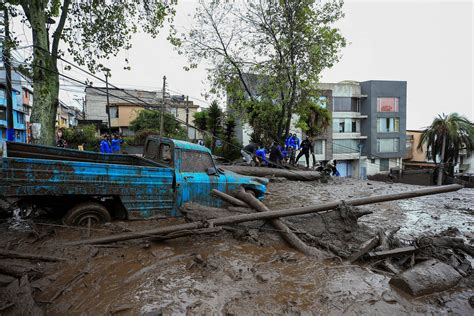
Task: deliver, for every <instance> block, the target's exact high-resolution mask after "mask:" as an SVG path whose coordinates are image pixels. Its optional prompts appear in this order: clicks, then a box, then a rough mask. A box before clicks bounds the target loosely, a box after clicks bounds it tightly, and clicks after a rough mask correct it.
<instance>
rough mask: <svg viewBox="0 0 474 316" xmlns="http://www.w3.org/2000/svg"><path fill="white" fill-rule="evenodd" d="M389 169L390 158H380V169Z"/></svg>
mask: <svg viewBox="0 0 474 316" xmlns="http://www.w3.org/2000/svg"><path fill="white" fill-rule="evenodd" d="M388 169H389V160H388V159H384V158H382V159H380V171H388Z"/></svg>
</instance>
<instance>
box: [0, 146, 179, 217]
mask: <svg viewBox="0 0 474 316" xmlns="http://www.w3.org/2000/svg"><path fill="white" fill-rule="evenodd" d="M173 185H174V169H172V168H169V167H162V166H160V165H159V164H157V163H155V162H153V161H150V160H147V159H143V158H140V157H136V156H128V155H115V154H114V155H112V154H100V153H94V152H82V151H78V150H71V149H63V148H56V147H47V146H39V145H28V144H20V143H7V151H6V153H4V157H3V159H2V177H1V178H0V196H4V197H17V198H21V197H31V196H40V197H44V196H50V197H52V198H54V197H57V198H58V199H59V198H66V200H67V197H68V196H74V197H78V196H84V197H88V196H99V197H100V196H107V197H110V196H113V197H116V198H118V199H120V201H121V203H122V204H123V206H124V207H125V209H126V210H127V212H128V217H129V218H145V217H149V216H152V215H156V214H163V212H165V213H167V214H168V215H169V214H170V212H171V213H172V211H173V210H174V187H173Z"/></svg>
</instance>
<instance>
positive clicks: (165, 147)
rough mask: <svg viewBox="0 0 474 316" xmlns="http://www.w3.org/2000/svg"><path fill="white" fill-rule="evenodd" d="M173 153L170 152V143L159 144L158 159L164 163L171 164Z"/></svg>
mask: <svg viewBox="0 0 474 316" xmlns="http://www.w3.org/2000/svg"><path fill="white" fill-rule="evenodd" d="M172 158H173V155H172V152H171V145H170V144H163V143H161V144H160V150H159V161H160V162H161V163H164V164H166V165H171V161H172Z"/></svg>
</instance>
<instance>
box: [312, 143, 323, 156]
mask: <svg viewBox="0 0 474 316" xmlns="http://www.w3.org/2000/svg"><path fill="white" fill-rule="evenodd" d="M314 153H315V154H316V155H322V154H323V140H317V141H315V142H314Z"/></svg>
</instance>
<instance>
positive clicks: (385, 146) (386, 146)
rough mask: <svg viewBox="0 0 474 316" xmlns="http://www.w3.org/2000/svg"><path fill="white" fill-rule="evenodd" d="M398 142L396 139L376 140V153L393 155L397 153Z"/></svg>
mask: <svg viewBox="0 0 474 316" xmlns="http://www.w3.org/2000/svg"><path fill="white" fill-rule="evenodd" d="M399 142H400V140H399V139H398V138H378V139H377V152H379V153H395V152H398V150H399V148H400V146H399Z"/></svg>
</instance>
